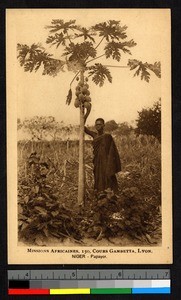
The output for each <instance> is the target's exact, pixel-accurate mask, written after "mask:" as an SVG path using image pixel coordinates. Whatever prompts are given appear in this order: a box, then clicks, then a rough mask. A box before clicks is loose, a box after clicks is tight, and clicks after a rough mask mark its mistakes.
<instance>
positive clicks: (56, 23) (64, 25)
mask: <svg viewBox="0 0 181 300" xmlns="http://www.w3.org/2000/svg"><path fill="white" fill-rule="evenodd" d="M75 22H76V20H70V21H68V22H64V20H62V19H54V20H52V21H51V24H52V25H50V26H46V27H45V28H46V29H50V32H51V33H54V32H57V31H59V30H62V31H63V33H64V34H66V33H67V32H68V30H74V29H77V25H75Z"/></svg>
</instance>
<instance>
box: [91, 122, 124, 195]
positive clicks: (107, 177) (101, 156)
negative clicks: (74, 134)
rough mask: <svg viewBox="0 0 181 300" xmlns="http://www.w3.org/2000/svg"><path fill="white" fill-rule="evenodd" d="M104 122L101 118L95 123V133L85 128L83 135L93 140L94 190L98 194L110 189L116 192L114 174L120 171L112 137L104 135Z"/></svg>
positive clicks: (117, 154) (116, 185) (119, 163)
mask: <svg viewBox="0 0 181 300" xmlns="http://www.w3.org/2000/svg"><path fill="white" fill-rule="evenodd" d="M104 126H105V122H104V120H103V119H102V118H98V119H97V120H96V121H95V128H96V130H97V132H95V131H91V130H89V129H88V128H87V127H85V133H87V134H89V135H90V136H91V137H92V138H93V142H92V144H93V154H94V158H93V164H94V188H95V190H96V191H97V192H98V193H99V192H102V191H104V190H106V189H111V190H113V191H114V193H117V191H118V183H117V179H116V175H115V174H116V173H118V172H120V171H121V162H120V158H119V153H118V150H117V147H116V145H115V142H114V140H113V138H112V136H111V135H110V134H108V133H104Z"/></svg>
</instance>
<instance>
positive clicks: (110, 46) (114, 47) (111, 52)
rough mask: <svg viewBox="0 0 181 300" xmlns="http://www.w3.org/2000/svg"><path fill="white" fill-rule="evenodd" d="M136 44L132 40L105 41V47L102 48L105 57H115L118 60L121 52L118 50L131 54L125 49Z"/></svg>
mask: <svg viewBox="0 0 181 300" xmlns="http://www.w3.org/2000/svg"><path fill="white" fill-rule="evenodd" d="M134 46H136V43H135V42H134V41H133V40H130V41H126V42H123V43H121V42H114V41H112V42H109V43H107V45H106V47H105V48H104V50H105V54H106V58H109V57H112V58H113V59H116V60H117V61H120V59H121V53H120V50H121V51H123V52H124V53H128V54H130V55H131V51H130V50H129V49H127V48H128V47H129V48H131V47H134Z"/></svg>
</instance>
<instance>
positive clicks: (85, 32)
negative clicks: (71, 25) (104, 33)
mask: <svg viewBox="0 0 181 300" xmlns="http://www.w3.org/2000/svg"><path fill="white" fill-rule="evenodd" d="M77 29H78V30H79V31H80V32H81V33H79V34H78V33H75V38H80V37H83V38H84V41H86V40H87V39H89V40H91V41H92V42H93V43H95V40H94V38H93V36H94V35H96V33H93V32H91V29H87V28H85V27H78V28H77Z"/></svg>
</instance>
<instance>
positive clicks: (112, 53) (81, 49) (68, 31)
mask: <svg viewBox="0 0 181 300" xmlns="http://www.w3.org/2000/svg"><path fill="white" fill-rule="evenodd" d="M46 28H47V29H48V30H49V35H48V37H47V40H46V43H47V45H50V46H55V47H56V48H59V49H60V53H59V57H60V54H61V59H57V58H56V57H54V56H53V55H52V54H49V53H48V52H47V51H46V49H45V48H43V47H42V46H41V45H40V44H36V43H34V44H33V45H31V46H28V45H26V44H18V45H17V50H18V59H19V62H20V65H21V66H22V67H23V68H24V70H25V72H32V71H35V72H36V71H38V70H39V69H40V70H41V71H42V75H50V76H53V77H54V76H57V74H58V73H59V72H60V71H64V70H65V68H67V69H68V71H73V72H75V73H76V75H75V76H74V77H73V79H72V81H71V83H70V90H69V92H68V95H67V99H66V103H67V104H68V105H69V104H70V103H71V100H72V97H73V93H72V89H71V86H72V83H73V82H74V80H75V78H76V79H77V81H78V85H77V86H76V87H75V90H76V92H75V96H76V97H75V101H74V105H75V107H76V108H79V109H80V134H79V190H78V202H79V203H82V202H83V201H84V181H85V176H84V175H85V174H84V172H85V167H84V120H85V115H84V114H85V109H86V110H87V113H86V114H87V115H86V118H87V116H88V114H89V113H90V110H91V97H90V91H89V89H88V88H89V85H88V84H87V83H85V82H86V81H88V77H90V78H91V79H92V81H93V82H94V83H95V84H96V85H99V86H100V87H101V86H103V84H104V81H105V80H108V81H109V82H110V83H111V82H112V76H111V72H110V70H109V68H107V67H106V66H105V65H103V64H101V63H100V62H97V61H96V62H94V61H95V60H98V59H100V58H101V57H105V58H106V59H108V58H112V59H113V60H116V61H118V62H119V61H120V60H121V57H122V55H123V54H128V55H131V50H130V49H132V48H133V47H135V46H136V43H135V41H134V40H133V39H130V40H129V39H127V26H126V25H121V24H120V21H116V20H108V21H105V22H102V23H98V24H95V25H94V26H92V27H91V28H85V27H83V26H80V25H77V24H76V20H70V21H67V22H64V21H63V20H61V19H54V20H52V22H51V25H49V26H46ZM100 45H101V47H100ZM100 49H101V50H100ZM127 67H128V68H129V69H130V70H134V72H135V73H134V76H140V77H141V79H142V80H145V81H146V82H149V80H150V71H151V72H153V73H154V74H155V75H156V76H158V77H161V70H160V68H161V67H160V62H155V63H153V64H150V63H147V62H146V63H143V62H142V61H139V60H136V59H129V60H128V63H127ZM78 75H80V77H78Z"/></svg>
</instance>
